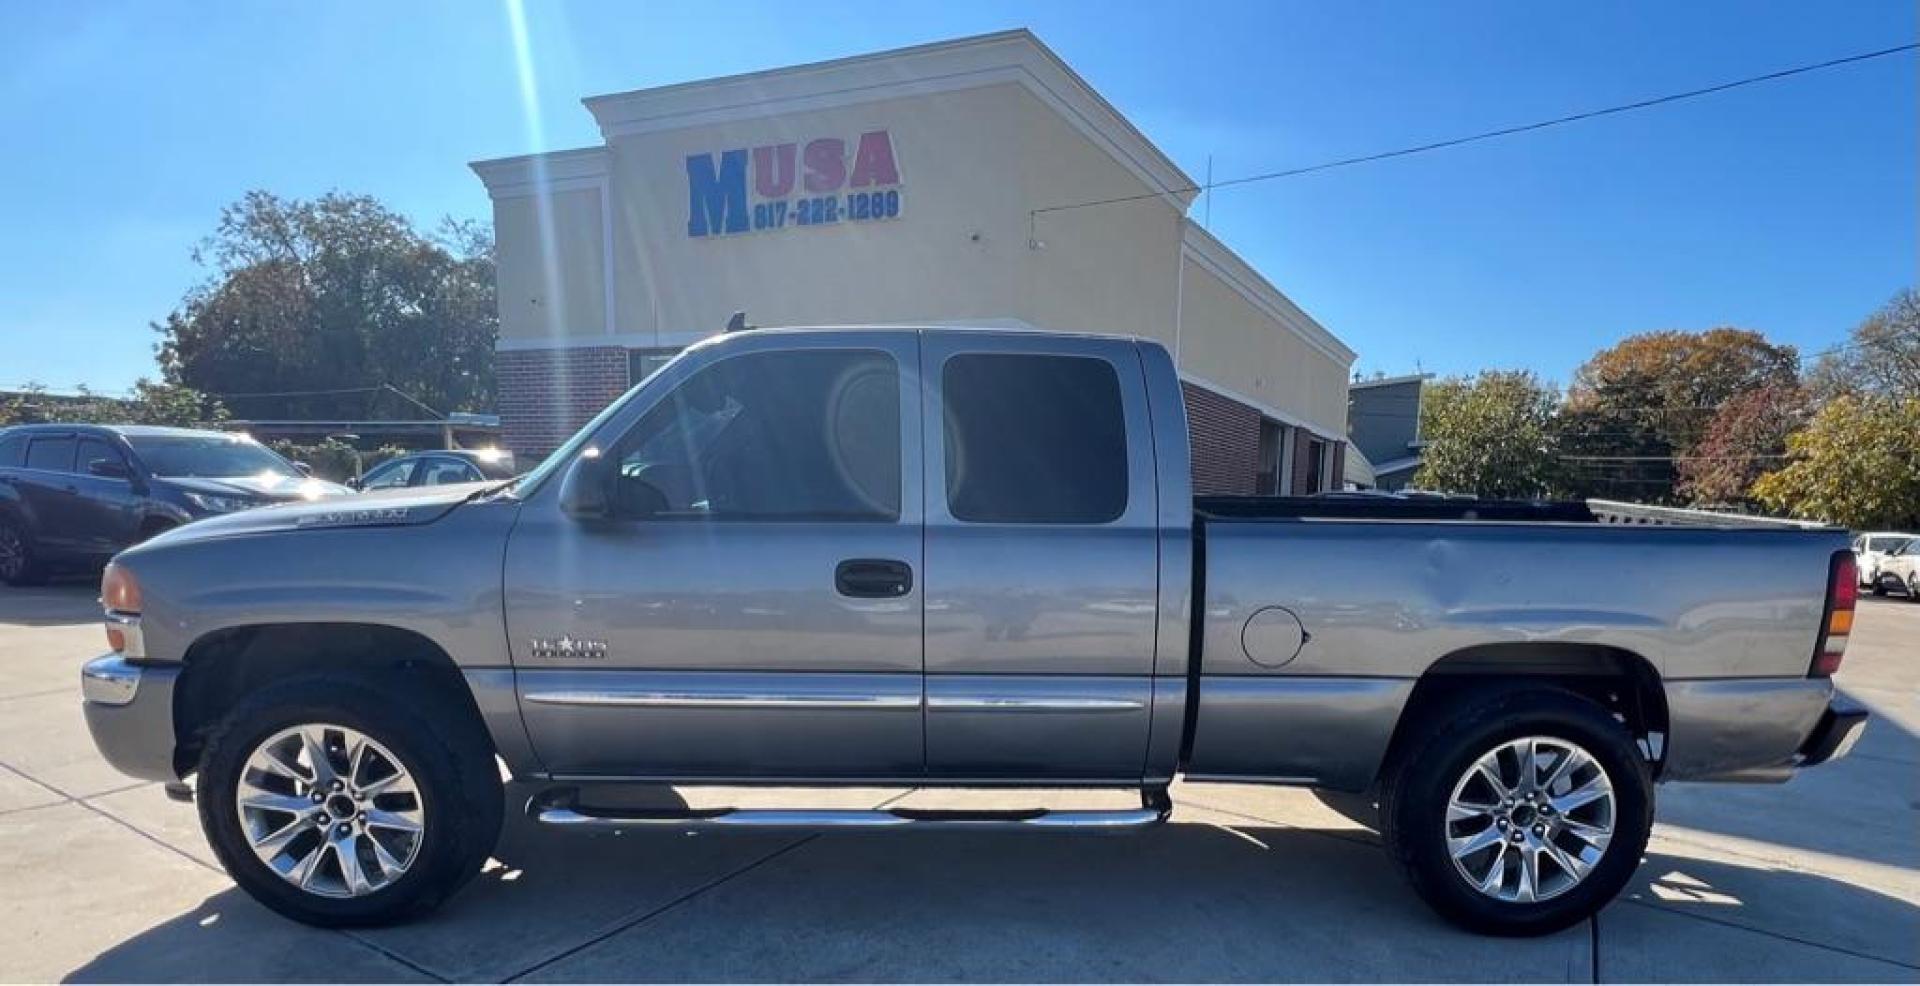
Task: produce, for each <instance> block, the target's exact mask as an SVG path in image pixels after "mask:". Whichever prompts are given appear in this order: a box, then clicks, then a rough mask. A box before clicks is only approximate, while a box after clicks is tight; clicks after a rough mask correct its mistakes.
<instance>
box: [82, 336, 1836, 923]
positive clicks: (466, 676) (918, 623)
mask: <svg viewBox="0 0 1920 986" xmlns="http://www.w3.org/2000/svg"><path fill="white" fill-rule="evenodd" d="M1662 519H1663V520H1665V522H1664V523H1649V522H1648V521H1649V520H1662ZM1847 547H1848V546H1847V539H1846V536H1845V534H1844V533H1842V532H1840V531H1836V530H1827V529H1809V528H1804V527H1796V526H1787V525H1772V526H1767V525H1758V524H1749V525H1747V526H1738V525H1736V524H1734V523H1732V522H1729V521H1725V520H1722V519H1718V518H1714V517H1712V516H1711V515H1704V514H1702V515H1692V514H1681V515H1679V522H1675V521H1674V518H1672V517H1667V518H1655V517H1650V516H1647V515H1634V514H1632V513H1631V512H1630V511H1624V512H1616V511H1613V510H1612V509H1610V508H1609V509H1601V508H1596V507H1595V506H1593V505H1591V504H1579V503H1575V504H1565V503H1561V504H1540V503H1501V502H1491V501H1455V500H1427V501H1422V500H1405V501H1394V500H1388V499H1369V498H1361V497H1339V496H1330V497H1315V498H1300V499H1283V498H1211V497H1203V498H1199V499H1196V498H1195V497H1194V496H1193V495H1192V490H1191V485H1190V480H1189V467H1188V445H1187V424H1186V415H1185V412H1184V408H1183V405H1182V401H1181V392H1180V383H1179V378H1178V376H1177V374H1176V371H1175V367H1174V364H1173V362H1172V360H1171V359H1170V358H1169V356H1168V354H1167V352H1166V351H1165V350H1164V349H1162V348H1161V347H1160V346H1159V345H1157V344H1155V343H1152V342H1146V341H1140V340H1134V339H1124V338H1111V337H1098V336H1082V335H1064V334H1051V333H1036V332H1001V331H990V330H985V329H978V330H973V329H944V328H943V329H915V328H898V329H886V328H875V329H832V330H764V329H763V330H753V331H745V332H736V333H731V334H727V335H723V336H719V337H716V338H714V339H711V340H709V341H707V342H705V343H702V344H700V345H697V346H694V347H692V348H691V349H689V350H687V351H686V352H685V353H683V354H682V355H681V356H679V357H678V358H676V359H675V360H674V361H672V362H671V363H669V364H667V365H666V366H665V367H664V368H662V369H660V370H659V371H658V372H656V373H655V374H653V375H652V376H650V377H649V378H648V379H647V380H645V381H644V382H642V383H641V384H639V385H638V386H636V387H635V388H634V389H633V390H632V391H631V392H630V393H628V394H627V395H626V396H625V397H623V398H622V399H620V400H619V401H617V402H615V403H614V404H613V405H612V406H611V407H609V408H607V409H606V410H605V411H604V412H603V413H601V414H600V415H599V416H598V417H597V418H595V419H594V420H593V421H592V422H591V423H589V424H588V425H587V426H586V427H585V428H584V429H583V430H582V431H581V432H580V433H579V434H578V435H576V436H575V437H574V438H573V439H572V440H571V441H569V442H568V443H567V444H566V445H565V446H564V447H562V448H561V449H559V450H558V451H557V452H555V453H554V454H553V455H552V456H551V457H549V458H548V459H547V460H546V461H545V462H544V463H542V464H541V465H540V466H539V467H538V468H536V469H534V470H533V471H532V472H530V473H528V474H526V475H525V476H522V477H520V478H519V479H517V480H514V481H510V482H504V483H476V484H466V485H458V486H442V487H434V488H428V489H415V490H405V491H400V492H395V493H381V494H373V495H367V496H362V497H358V498H355V499H352V500H344V501H332V502H326V503H312V504H298V505H287V506H272V507H264V508H260V509H256V510H249V511H245V512H242V513H237V514H232V515H229V516H223V517H217V518H212V519H209V520H204V521H199V522H196V523H193V524H189V525H186V526H184V527H182V528H180V529H178V530H175V531H171V532H168V533H166V534H164V535H161V536H160V537H157V538H155V539H153V540H151V541H149V542H147V543H145V544H142V545H140V546H138V547H135V548H132V549H129V550H127V551H125V552H123V553H122V554H120V555H119V556H118V557H117V559H116V560H115V561H114V562H113V563H112V565H111V566H110V567H109V568H108V570H107V572H106V574H105V576H104V579H103V585H102V602H103V605H104V606H105V608H106V616H105V619H106V629H107V635H108V638H109V641H110V643H111V646H112V649H113V653H111V654H109V655H108V656H105V657H102V658H100V659H99V660H96V661H94V662H93V663H91V664H89V665H87V666H86V668H85V670H84V672H83V678H82V683H83V686H84V691H85V710H86V717H87V722H88V725H89V727H90V728H91V730H92V733H93V737H94V740H95V742H96V743H97V745H98V746H99V748H100V750H101V751H102V753H104V754H105V756H106V757H107V759H108V760H110V761H111V762H112V763H113V764H114V765H115V766H116V767H118V768H119V769H121V770H123V771H125V772H126V773H128V774H131V775H133V776H135V777H142V778H153V779H159V780H164V781H167V782H169V790H171V791H173V792H174V793H175V794H176V795H177V796H179V797H182V798H188V797H191V798H192V799H194V800H196V801H197V803H198V810H199V813H200V820H201V824H202V825H203V827H204V828H205V831H206V834H207V837H208V839H209V840H210V841H211V843H212V845H213V847H214V849H215V851H216V852H217V853H218V854H219V857H220V859H221V861H222V862H223V863H224V864H225V866H226V868H227V870H228V872H229V873H231V874H232V876H233V879H234V880H235V881H236V882H237V883H239V884H240V886H242V887H243V888H245V889H246V890H247V891H248V892H249V893H251V894H253V895H254V896H255V897H257V898H259V899H260V900H261V901H262V902H263V903H265V904H266V905H267V906H269V907H271V908H273V909H275V910H277V911H280V912H281V913H283V914H286V915H288V916H291V917H294V918H297V919H299V920H302V921H308V922H312V923H315V924H327V925H338V924H365V923H376V922H386V921H392V920H397V919H402V918H405V917H407V916H410V915H415V914H419V913H422V912H423V911H425V910H426V909H428V908H431V907H432V906H434V905H435V904H437V903H438V902H440V901H441V900H443V899H444V898H445V897H446V896H447V895H449V894H450V893H452V892H454V891H455V890H456V889H457V888H459V887H460V886H461V885H462V884H463V883H464V882H465V881H466V880H468V879H470V878H471V877H472V876H473V875H474V874H475V873H476V872H477V871H478V870H479V869H480V867H481V865H482V863H483V862H484V861H485V860H486V859H487V857H488V855H489V853H490V852H491V850H492V849H493V846H494V842H495V839H496V837H497V835H498V832H499V828H500V825H501V823H502V818H503V814H504V812H505V811H506V810H507V806H506V796H505V788H504V785H503V777H505V776H507V775H510V776H511V778H512V779H513V780H515V781H517V782H520V783H521V784H524V785H525V786H526V789H528V790H530V792H531V797H530V798H528V799H527V800H526V802H525V809H526V811H528V812H529V813H530V814H531V815H532V817H533V818H534V819H536V820H537V821H538V822H540V823H543V824H546V825H550V826H553V827H556V828H572V829H595V828H609V829H611V828H622V829H633V828H636V827H642V826H666V827H671V828H673V829H682V828H686V829H696V828H697V829H751V828H755V827H787V828H792V827H800V828H822V827H826V828H835V829H847V828H860V827H873V828H885V829H894V830H898V829H917V828H968V829H1001V830H1008V831H1046V832H1058V831H1066V830H1082V831H1090V832H1097V831H1115V830H1124V829H1133V828H1142V827H1146V826H1150V825H1153V824H1155V823H1158V822H1161V821H1163V820H1165V819H1166V817H1167V815H1168V812H1169V810H1170V803H1169V799H1168V785H1169V784H1170V782H1172V781H1173V780H1174V779H1175V777H1177V776H1184V777H1186V778H1188V779H1192V780H1207V781H1239V782H1252V783H1263V784H1286V785H1301V786H1308V787H1315V788H1321V789H1325V790H1328V791H1334V792H1353V798H1354V800H1355V801H1356V802H1361V803H1364V804H1366V805H1367V806H1368V807H1369V809H1370V811H1371V812H1372V814H1373V818H1372V819H1371V820H1373V821H1375V822H1376V823H1377V824H1378V826H1379V828H1380V830H1381V831H1382V833H1383V834H1384V836H1385V842H1386V846H1387V849H1388V852H1389V853H1390V855H1391V856H1392V858H1393V860H1394V861H1395V862H1396V863H1397V864H1398V865H1399V866H1400V867H1401V868H1402V869H1403V870H1404V871H1405V873H1406V875H1407V876H1408V878H1409V879H1410V881H1411V883H1412V885H1413V887H1414V889H1415V890H1416V891H1417V892H1418V893H1419V894H1420V896H1421V897H1423V898H1424V899H1425V900H1426V901H1427V902H1428V903H1429V904H1431V905H1432V906H1433V907H1434V908H1436V909H1437V910H1438V911H1439V912H1440V913H1441V914H1443V915H1445V916H1446V917H1448V918H1450V919H1452V920H1454V921H1456V922H1459V923H1460V924H1462V925H1465V926H1467V927H1469V928H1473V929H1477V930H1480V931H1486V932H1493V933H1505V934H1534V933H1542V932H1546V931H1550V930H1553V929H1556V928H1561V927H1564V926H1566V925H1568V924H1570V923H1572V922H1574V921H1577V920H1579V919H1581V918H1583V917H1585V916H1587V915H1589V914H1591V913H1593V912H1594V911H1595V910H1597V909H1598V908H1600V907H1601V906H1602V905H1604V904H1605V903H1606V902H1607V901H1608V900H1609V899H1611V898H1612V897H1613V895H1614V894H1616V893H1617V892H1618V891H1619V890H1620V888H1621V887H1622V886H1623V885H1624V884H1625V882H1626V881H1627V879H1628V878H1629V876H1630V874H1631V873H1632V871H1633V869H1634V868H1635V866H1636V865H1637V864H1638V863H1639V860H1640V854H1641V850H1642V848H1643V846H1644V845H1645V843H1646V840H1647V836H1648V829H1649V827H1650V825H1651V823H1652V817H1653V796H1654V784H1655V782H1657V781H1662V780H1696V779H1721V780H1741V781H1780V780H1784V779H1786V778H1787V777H1789V776H1791V775H1792V773H1793V772H1794V771H1795V770H1797V769H1799V768H1802V767H1807V766H1810V765H1813V764H1817V763H1820V762H1822V761H1824V760H1828V759H1831V758H1833V757H1835V756H1838V755H1840V754H1842V753H1843V752H1844V751H1845V750H1846V749H1847V748H1848V747H1849V745H1850V744H1851V743H1852V742H1853V740H1854V739H1855V738H1856V737H1857V736H1858V734H1859V732H1860V730H1861V728H1862V726H1863V725H1864V723H1865V720H1866V714H1865V713H1864V712H1863V711H1861V710H1859V709H1858V708H1855V707H1851V706H1849V705H1847V704H1846V703H1845V702H1843V701H1841V700H1839V699H1837V698H1836V696H1835V693H1834V688H1833V684H1832V681H1831V676H1832V674H1833V672H1834V670H1835V668H1836V667H1837V666H1838V664H1839V660H1840V656H1841V653H1842V651H1843V650H1844V648H1845V644H1846V639H1847V633H1848V630H1849V629H1850V628H1851V625H1852V617H1853V602H1854V593H1855V592H1856V591H1857V589H1856V584H1855V583H1856V580H1855V576H1854V572H1853V568H1852V566H1853V560H1852V554H1851V553H1850V552H1849V551H1848V550H1847ZM1549 562H1550V563H1549ZM189 777H192V778H193V779H194V783H193V786H192V787H191V788H189V787H188V786H187V785H186V784H185V783H183V782H184V781H185V779H187V778H189ZM635 782H643V783H656V784H659V783H664V784H674V785H692V784H724V785H763V786H787V787H796V788H797V787H805V786H819V785H836V784H860V785H899V786H948V787H971V788H979V787H988V786H991V787H998V788H1031V789H1036V791H1037V790H1038V789H1057V788H1061V787H1071V786H1084V787H1109V788H1124V789H1128V790H1137V791H1139V792H1140V797H1141V806H1140V807H1139V808H1138V809H1129V810H1114V811H1085V810H1081V811H1062V810H1051V811H1050V810H1046V809H1045V808H1043V807H1040V806H1038V805H1036V806H1035V807H1034V808H1032V809H1031V810H1025V811H1017V812H1009V811H1002V810H991V811H990V810H979V811H965V810H962V811H953V810H945V811H937V812H930V811H913V810H904V809H894V810H873V811H805V810H798V809H796V810H787V811H776V810H740V809H732V810H716V811H687V810H681V811H658V812H641V811H634V810H625V811H623V810H619V809H616V808H612V807H608V805H609V803H610V802H609V801H608V799H606V798H605V797H603V795H604V794H605V793H606V792H607V791H608V790H609V785H613V784H621V783H628V784H630V783H635ZM518 786H519V785H516V787H518ZM1040 797H1041V796H1040V795H1039V794H1037V793H1036V795H1035V798H1036V800H1039V799H1040Z"/></svg>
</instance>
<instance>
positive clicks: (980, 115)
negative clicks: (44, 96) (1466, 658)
mask: <svg viewBox="0 0 1920 986" xmlns="http://www.w3.org/2000/svg"><path fill="white" fill-rule="evenodd" d="M585 103H586V108H587V110H588V111H589V112H591V113H592V114H593V116H594V119H595V120H596V121H597V122H598V124H599V127H600V132H601V134H602V135H603V137H604V138H605V143H604V144H603V145H602V146H597V147H590V148H583V149H580V150H570V151H560V152H555V153H549V154H538V155H528V156H524V157H515V158H505V159H500V160H492V161H480V162H476V163H475V164H474V165H473V169H474V171H475V172H476V173H477V174H478V175H479V176H480V178H481V180H482V181H483V182H485V184H486V187H487V190H488V193H489V194H490V195H491V196H492V199H493V207H494V222H495V232H496V236H497V239H498V250H499V289H500V290H499V296H500V341H499V362H498V366H499V371H500V389H501V394H500V412H501V417H502V421H503V425H504V427H505V430H506V438H507V442H508V444H510V445H512V446H513V447H514V448H515V449H516V450H518V451H521V452H539V451H542V450H545V449H548V448H551V447H553V446H554V445H556V444H558V443H559V441H560V440H561V439H563V438H564V437H565V435H566V434H567V433H569V432H571V431H572V430H573V429H574V428H576V427H577V426H579V425H580V424H581V423H582V422H584V421H585V420H586V418H587V417H588V416H590V415H591V414H592V413H593V412H594V411H596V410H598V409H599V408H600V407H601V406H603V405H604V404H605V403H606V402H607V401H609V400H611V399H612V398H613V397H615V396H617V395H618V394H619V393H620V392H622V391H623V390H625V389H626V387H627V386H628V385H629V383H630V382H632V381H637V380H638V379H639V377H640V376H641V375H643V374H644V373H645V372H646V371H647V370H648V369H650V368H651V367H652V366H653V365H656V364H657V362H658V361H660V360H661V359H664V357H665V356H666V355H668V354H671V353H672V352H673V351H676V350H677V349H679V348H680V347H683V346H685V345H687V344H689V343H691V342H694V341H696V340H698V339H700V338H703V337H705V336H707V335H711V334H713V333H715V332H718V331H720V330H721V328H722V327H723V326H724V325H725V324H726V323H727V320H728V318H729V317H730V316H731V315H732V314H733V313H734V312H736V311H744V312H746V313H747V317H748V319H749V320H750V321H751V322H752V323H753V324H757V325H834V324H842V325H844V324H875V323H891V324H937V323H983V324H989V325H994V326H1001V327H1006V326H1031V327H1035V328H1046V329H1061V330H1071V331H1092V332H1116V333H1126V334H1133V335H1140V336H1147V337H1151V338H1154V339H1158V340H1161V341H1162V342H1164V343H1165V344H1166V345H1167V346H1168V347H1169V348H1170V349H1172V350H1174V351H1175V352H1176V354H1177V357H1178V362H1179V365H1180V368H1181V371H1182V374H1183V376H1184V377H1185V378H1186V379H1187V380H1188V382H1189V388H1188V404H1189V410H1190V412H1191V413H1192V418H1193V426H1192V427H1193V431H1194V435H1195V440H1196V446H1197V447H1196V455H1195V479H1196V485H1197V486H1198V487H1199V488H1201V489H1203V490H1213V491H1233V492H1252V491H1255V490H1265V491H1272V490H1280V491H1306V490H1311V489H1324V488H1329V487H1332V486H1337V485H1338V481H1339V477H1340V476H1341V461H1342V459H1343V456H1344V436H1345V430H1346V429H1345V424H1346V418H1347V379H1348V371H1349V368H1350V367H1351V365H1352V362H1353V359H1354V354H1353V352H1352V351H1351V350H1349V349H1348V348H1347V347H1346V346H1345V345H1343V344H1342V343H1341V342H1340V341H1339V340H1338V339H1337V338H1335V337H1334V336H1333V334H1332V333H1330V332H1328V331H1327V330H1326V329H1325V328H1324V327H1322V326H1321V325H1320V324H1319V323H1317V322H1315V321H1314V320H1313V319H1312V318H1311V317H1310V316H1308V315H1307V314H1306V313H1305V312H1303V311H1301V310H1300V308H1299V307H1298V306H1296V305H1295V304H1293V302H1291V301H1290V300H1288V299H1287V297H1286V296H1285V295H1283V294H1282V293H1281V292H1280V291H1279V290H1277V289H1276V288H1274V287H1273V285H1272V284H1271V283H1269V282H1268V281H1267V279H1266V278H1264V277H1262V276H1261V275H1260V273H1259V272H1257V271H1255V270H1254V269H1252V268H1251V267H1249V266H1248V265H1247V264H1246V263H1245V262H1244V261H1243V260H1241V259H1240V258H1239V257H1238V256H1237V255H1235V254H1234V253H1233V251H1232V250H1230V249H1228V248H1227V247H1226V246H1225V245H1224V244H1222V243H1221V242H1220V241H1219V240H1217V239H1215V238H1214V237H1213V236H1211V235H1209V234H1208V233H1207V232H1206V231H1205V230H1203V229H1201V228H1200V227H1199V226H1198V225H1196V224H1195V223H1194V222H1192V221H1191V220H1190V219H1188V218H1187V215H1186V210H1187V206H1188V204H1189V203H1190V202H1191V200H1192V198H1193V196H1194V195H1195V182H1194V180H1193V179H1192V178H1190V177H1188V176H1187V175H1186V174H1184V173H1183V172H1182V171H1181V170H1180V169H1179V168H1178V167H1177V166H1175V165H1174V163H1173V162H1172V161H1170V160H1169V159H1168V158H1167V157H1166V155H1164V154H1162V153H1161V152H1160V151H1159V150H1158V149H1157V148H1155V147H1154V146H1153V144H1152V143H1150V142H1149V141H1148V140H1147V139H1146V138H1145V137H1144V136H1143V135H1141V134H1140V132H1139V131H1137V130H1135V129H1134V128H1133V126H1132V125H1131V124H1129V123H1128V122H1127V121H1126V120H1125V119H1124V118H1122V117H1121V116H1120V115H1119V113H1117V112H1116V111H1115V110H1114V108H1113V107H1112V106H1110V105H1108V103H1107V102H1106V101H1105V100H1104V99H1102V98H1101V97H1100V96H1099V94H1098V93H1096V92H1094V91H1093V89H1092V88H1090V87H1089V86H1088V85H1087V84H1086V82H1085V81H1084V80H1082V79H1081V78H1080V77H1079V76H1078V75H1076V74H1074V72H1073V71H1072V70H1071V69H1069V68H1068V67H1067V66H1066V65H1065V63H1063V62H1061V61H1060V59H1059V58H1058V57H1057V56H1055V55H1054V54H1053V52H1052V51H1050V50H1049V49H1048V48H1047V47H1046V46H1045V45H1043V44H1041V43H1040V41H1039V40H1038V39H1037V38H1035V37H1034V36H1033V35H1032V34H1030V33H1028V32H1026V31H1010V32H1006V33H1001V34H993V35H986V36H982V37H976V38H965V39H961V40H956V41H949V42H942V43H938V44H931V45H924V46H920V47H916V48H907V49H901V50H898V51H889V52H882V53H879V54H873V55H863V56H859V57H854V58H847V59H841V60H838V61H832V62H823V63H819V64H814V65H803V66H798V67H794V68H784V69H776V70H772V71H767V72H759V73H754V74H751V75H743V76H733V77H729V78H722V79H713V80H708V81H703V82H692V83H686V84H682V85H673V86H664V87H660V88H655V89H644V90H639V91H636V92H628V93H619V94H615V95H608V96H595V97H591V98H589V99H587V100H585ZM1110 200H1120V201H1110ZM1087 203H1100V204H1095V205H1089V204H1087Z"/></svg>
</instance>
